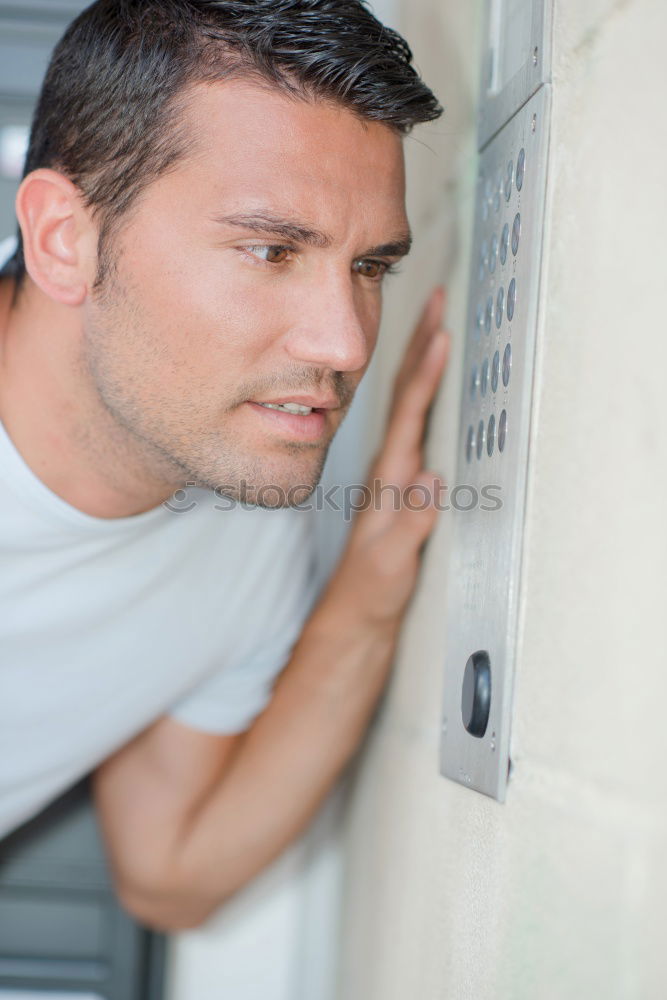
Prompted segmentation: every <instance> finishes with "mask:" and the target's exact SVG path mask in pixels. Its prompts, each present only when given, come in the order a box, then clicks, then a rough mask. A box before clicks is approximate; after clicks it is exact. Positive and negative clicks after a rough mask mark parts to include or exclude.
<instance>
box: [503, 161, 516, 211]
mask: <svg viewBox="0 0 667 1000" xmlns="http://www.w3.org/2000/svg"><path fill="white" fill-rule="evenodd" d="M513 176H514V163H513V162H512V160H510V161H509V163H508V164H507V173H506V174H505V201H509V200H510V198H511V197H512V179H513Z"/></svg>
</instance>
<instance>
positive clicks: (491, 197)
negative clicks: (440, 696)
mask: <svg viewBox="0 0 667 1000" xmlns="http://www.w3.org/2000/svg"><path fill="white" fill-rule="evenodd" d="M549 28H550V12H549V7H548V4H545V3H544V2H532V3H531V2H529V0H498V2H496V3H492V4H490V6H489V10H488V19H487V30H488V32H489V36H488V37H489V50H488V51H489V54H488V55H487V57H486V59H485V65H484V82H483V87H482V100H481V111H480V128H479V137H480V159H479V170H478V176H477V203H476V211H475V228H474V239H473V254H472V269H471V275H470V285H469V297H468V312H467V327H466V343H465V352H464V376H463V377H464V384H463V389H462V394H461V415H460V429H459V450H458V460H457V475H456V483H457V486H458V498H459V499H458V502H457V504H456V505H455V508H454V509H453V516H454V518H455V521H454V526H453V527H454V530H453V537H452V552H451V566H450V581H449V589H448V611H447V621H448V628H447V651H446V664H445V684H444V706H443V719H442V741H441V772H442V774H443V775H445V776H446V777H449V778H453V779H454V780H455V781H458V782H460V783H461V784H464V785H466V786H468V787H471V788H474V789H476V790H477V791H480V792H483V793H485V794H487V795H490V796H492V797H493V798H496V799H498V800H499V801H501V802H502V801H504V799H505V790H506V785H507V779H508V772H509V761H510V721H511V707H512V688H513V675H514V660H515V654H516V640H517V626H518V599H519V583H520V579H519V574H520V567H521V549H522V535H523V520H524V508H525V493H526V481H527V464H528V443H529V432H530V419H531V408H532V383H533V363H534V354H535V337H536V330H537V309H538V293H539V280H540V267H541V250H542V229H543V217H544V200H545V192H546V168H547V153H548V140H549V117H550V102H551V92H550V86H549V84H548V82H547V81H546V78H545V75H546V73H547V67H548V62H549V58H548V50H549V44H548V43H549ZM508 47H509V49H510V51H509V54H508ZM522 53H523V58H520V56H521V54H522ZM540 54H542V55H540ZM490 66H491V67H494V66H495V70H493V69H492V72H491V73H490V74H489V67H490ZM531 67H532V70H535V71H536V70H537V68H538V67H540V68H541V72H542V79H540V78H539V74H538V76H536V75H535V73H534V72H533V71H532V70H531ZM510 69H513V70H514V72H512V73H510ZM508 74H509V76H508ZM499 81H501V82H502V83H503V85H502V86H500V84H499ZM501 113H503V114H507V116H508V120H506V121H505V122H504V123H500V124H501V125H502V127H499V123H498V117H499V115H500V114H501ZM464 488H465V489H467V490H468V492H467V493H465V494H464V493H463V490H464ZM462 495H465V496H466V498H469V501H468V499H466V500H465V501H462V500H461V496H462ZM464 507H465V508H467V509H464Z"/></svg>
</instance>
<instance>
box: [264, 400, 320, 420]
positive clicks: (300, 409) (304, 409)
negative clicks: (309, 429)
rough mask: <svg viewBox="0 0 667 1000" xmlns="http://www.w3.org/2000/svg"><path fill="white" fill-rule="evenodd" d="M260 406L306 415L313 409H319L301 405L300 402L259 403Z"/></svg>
mask: <svg viewBox="0 0 667 1000" xmlns="http://www.w3.org/2000/svg"><path fill="white" fill-rule="evenodd" d="M259 406H265V407H266V409H267V410H283V411H284V412H285V413H298V414H300V415H301V416H303V417H305V416H307V415H308V414H309V413H312V412H313V410H315V409H318V407H315V406H301V404H300V403H259Z"/></svg>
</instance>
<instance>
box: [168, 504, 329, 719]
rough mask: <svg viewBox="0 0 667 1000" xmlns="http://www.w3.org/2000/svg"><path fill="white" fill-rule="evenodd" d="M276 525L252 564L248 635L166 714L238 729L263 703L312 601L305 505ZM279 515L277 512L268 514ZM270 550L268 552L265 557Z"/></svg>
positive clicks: (310, 547) (311, 549) (311, 562)
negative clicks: (272, 538) (268, 544)
mask: <svg viewBox="0 0 667 1000" xmlns="http://www.w3.org/2000/svg"><path fill="white" fill-rule="evenodd" d="M283 513H285V514H288V515H292V517H291V519H290V518H289V516H288V518H287V519H286V520H283V522H282V524H281V525H276V526H275V527H277V528H278V533H277V536H276V545H275V546H274V547H269V548H268V549H267V548H266V547H262V551H263V553H264V558H263V559H261V560H259V561H258V564H257V566H256V567H254V569H253V573H254V576H255V578H256V588H255V589H254V593H253V600H252V606H249V607H248V609H247V620H246V622H245V623H244V624H245V625H246V627H247V630H248V631H247V635H248V641H247V642H246V643H243V644H242V646H243V651H242V652H241V653H240V655H238V656H237V657H236V658H235V662H233V663H231V664H225V666H224V667H223V668H221V669H220V670H219V671H217V672H215V673H213V674H212V675H210V676H209V677H207V678H206V679H205V680H204V681H202V682H200V683H199V684H197V686H196V687H195V688H193V689H192V690H190V691H189V692H188V693H187V694H186V695H185V696H184V697H183V698H181V699H180V700H179V701H178V702H176V703H175V704H173V705H171V706H170V708H169V709H168V710H167V714H168V715H169V716H170V717H171V718H174V719H177V720H178V721H179V722H183V723H185V724H186V725H188V726H191V727H192V728H193V729H200V730H203V731H206V732H214V733H237V732H242V731H244V730H246V729H248V727H249V726H250V725H251V724H252V722H253V721H254V719H255V718H256V717H257V716H258V715H259V714H260V713H261V712H262V711H263V710H264V709H265V708H266V706H267V705H268V703H269V701H270V700H271V695H272V693H273V687H274V685H275V682H276V680H277V679H278V676H279V674H280V673H281V671H282V670H283V669H284V667H285V666H286V665H287V663H288V661H289V658H290V654H291V652H292V649H293V648H294V645H295V644H296V641H297V639H298V638H299V636H300V634H301V631H302V629H303V625H304V623H305V621H306V618H307V617H308V614H309V612H310V610H311V607H312V605H313V603H314V597H315V594H314V589H313V588H314V539H313V522H312V517H309V516H308V514H307V512H306V511H298V510H292V511H289V512H287V511H285V512H283ZM269 516H273V517H276V519H277V520H280V518H279V516H278V514H277V512H274V513H271V514H269ZM269 553H271V558H267V557H268V554H269Z"/></svg>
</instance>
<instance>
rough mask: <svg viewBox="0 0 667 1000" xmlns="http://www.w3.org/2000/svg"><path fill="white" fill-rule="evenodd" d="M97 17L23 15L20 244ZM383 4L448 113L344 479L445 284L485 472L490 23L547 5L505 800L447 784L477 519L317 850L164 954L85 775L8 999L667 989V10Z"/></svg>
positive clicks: (30, 906) (14, 96) (455, 441)
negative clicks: (474, 270) (26, 160)
mask: <svg viewBox="0 0 667 1000" xmlns="http://www.w3.org/2000/svg"><path fill="white" fill-rule="evenodd" d="M84 6H85V4H83V3H77V2H58V0H21V2H18V0H17V2H14V3H12V2H7V0H0V239H1V238H2V237H3V236H9V235H11V234H12V233H13V231H14V228H15V220H14V213H13V197H14V193H15V190H16V187H17V185H18V178H19V177H20V173H21V168H22V160H23V153H24V149H25V141H26V135H27V127H28V124H29V121H30V116H31V110H32V106H33V102H34V100H35V97H36V95H37V93H38V90H39V85H40V81H41V77H42V75H43V72H44V69H45V67H46V63H47V61H48V57H49V53H50V50H51V48H52V46H53V45H54V43H55V42H56V40H57V38H58V37H59V36H60V34H61V33H62V30H63V29H64V27H65V25H66V24H67V22H68V21H69V20H70V19H71V18H72V17H73V16H75V15H76V13H77V12H78V11H79V10H80V9H82V8H83V7H84ZM372 6H373V9H374V11H375V13H376V14H377V15H378V17H380V19H381V20H384V21H385V22H386V23H388V24H389V25H391V26H392V27H395V28H397V29H398V30H399V31H400V32H401V33H402V34H403V35H404V36H405V37H406V38H407V40H408V42H409V43H410V45H411V46H412V48H413V51H414V54H415V61H416V64H417V67H418V68H419V70H420V72H421V73H422V75H423V77H424V79H425V80H426V82H427V83H428V84H429V86H430V87H431V88H432V89H433V90H434V91H435V92H436V94H437V95H438V96H439V98H440V100H441V102H442V103H443V104H444V106H445V115H444V116H443V118H442V119H440V121H438V122H436V123H433V124H431V125H429V126H424V127H421V128H419V129H418V130H416V131H415V132H414V133H413V135H412V136H410V137H409V138H408V139H406V143H405V148H406V154H407V160H408V214H409V217H410V221H411V225H412V227H413V230H414V233H415V247H414V250H413V252H412V253H411V255H410V257H409V258H408V260H407V261H406V263H405V264H404V265H403V272H402V274H401V275H400V276H399V277H397V278H394V279H393V281H392V282H390V284H389V285H388V291H387V297H386V308H385V315H384V320H383V329H382V333H381V337H380V343H379V349H378V352H377V355H376V358H375V360H374V362H373V366H372V367H371V369H370V370H369V373H368V375H367V377H366V379H365V382H364V385H363V388H362V390H361V391H360V394H359V396H358V398H357V400H356V401H355V404H354V407H353V410H352V411H351V413H350V415H349V417H348V419H347V421H346V423H345V424H344V427H343V430H342V431H341V433H340V436H339V437H338V439H337V440H336V442H335V445H334V447H333V449H332V451H331V454H330V457H329V460H328V464H327V468H326V472H325V484H326V483H332V484H334V483H336V484H337V483H350V482H356V481H359V476H360V475H363V473H364V470H365V468H366V465H367V462H368V459H369V457H370V455H371V454H372V453H373V451H374V449H375V446H376V444H377V441H378V439H379V435H380V432H381V428H382V426H383V421H384V415H385V412H386V406H387V402H388V397H389V392H390V388H391V379H392V376H393V373H394V371H395V368H396V365H397V363H398V360H399V358H400V355H401V352H402V348H403V345H404V343H405V340H406V338H407V337H408V336H409V333H410V331H411V329H412V326H413V323H414V321H415V319H416V317H417V315H418V313H419V312H420V310H421V307H422V304H423V301H424V300H425V298H426V296H427V294H428V292H429V291H430V289H431V288H432V286H433V285H434V284H436V283H438V282H444V283H445V284H446V285H447V287H448V305H447V320H448V326H449V328H450V329H451V331H452V333H453V356H452V361H451V363H450V368H449V371H448V373H447V376H446V379H445V382H444V385H443V389H442V392H441V395H440V398H439V400H438V402H437V405H436V407H435V408H434V412H433V414H432V418H431V422H430V434H429V442H428V456H429V463H430V466H431V467H432V468H434V469H436V470H437V471H439V472H441V473H442V474H443V476H444V478H445V480H446V481H447V482H451V483H453V482H455V476H456V468H457V465H456V462H457V453H458V451H459V449H460V446H461V438H460V433H459V411H460V406H461V402H462V393H463V392H465V391H466V386H467V379H468V376H467V375H466V374H465V371H466V369H465V364H466V361H465V347H466V337H467V336H468V335H469V333H470V320H471V313H470V307H469V304H468V302H469V288H470V280H471V279H470V274H471V260H473V259H475V260H476V257H475V256H474V255H475V254H476V253H477V250H476V244H475V245H474V240H475V238H476V236H475V234H476V230H475V211H476V199H477V193H478V186H479V185H478V178H479V163H480V160H479V150H480V148H481V143H480V132H479V131H478V126H479V117H480V102H481V101H482V99H483V97H484V93H483V91H484V90H485V88H487V86H488V83H489V81H488V79H487V77H486V72H487V66H486V62H485V60H486V59H487V55H488V50H489V37H490V36H489V31H490V30H491V31H496V33H497V31H498V30H499V29H498V25H499V24H501V23H502V24H504V25H505V27H504V30H505V31H506V32H507V33H508V37H510V36H511V35H512V33H518V35H519V36H521V38H523V35H522V32H524V29H525V32H526V38H528V36H529V34H530V31H529V28H528V26H527V21H526V18H530V17H532V16H533V12H534V9H535V8H536V7H537V6H541V7H542V8H543V9H544V10H548V24H547V28H548V31H546V29H545V38H547V44H548V47H549V51H548V65H547V64H546V63H545V73H547V76H548V81H547V82H548V86H549V88H550V91H551V112H550V141H549V144H548V148H547V152H546V154H545V162H544V168H545V188H544V198H543V206H542V211H543V218H542V216H541V218H542V224H541V226H540V240H541V249H540V247H538V249H537V250H536V252H535V256H534V260H533V271H534V274H533V278H532V280H533V281H534V285H535V289H536V291H535V332H536V338H535V345H536V346H535V357H534V367H533V369H532V403H531V410H530V414H529V416H530V421H529V438H527V442H528V444H529V455H528V459H527V461H526V463H525V474H526V481H525V490H526V494H525V511H524V515H523V549H522V557H521V567H520V569H521V572H520V574H519V575H517V577H516V582H517V593H516V608H517V629H516V636H515V639H516V644H515V656H514V687H513V699H512V701H511V704H509V705H508V707H507V718H508V725H509V722H511V745H510V750H509V755H510V757H511V761H512V768H511V776H510V779H509V784H508V786H507V790H506V795H505V800H504V801H499V800H498V799H497V798H494V797H492V796H490V795H488V794H487V795H483V794H480V793H479V791H476V790H475V789H474V787H473V788H470V787H465V783H463V784H462V783H461V782H457V781H452V780H449V779H448V778H446V777H443V775H442V774H441V772H440V760H439V754H440V740H441V723H442V704H443V695H446V687H447V684H448V683H451V676H450V675H448V673H447V671H445V669H444V667H445V663H446V661H447V650H448V648H451V646H452V643H453V641H454V638H455V636H454V633H453V631H452V630H455V629H456V623H455V622H452V620H451V616H450V618H448V617H447V615H446V607H447V601H448V596H449V595H451V592H452V589H453V588H456V586H457V584H458V583H459V582H460V581H459V580H458V579H457V575H456V573H455V571H454V569H453V567H452V563H451V550H452V544H453V520H454V519H453V517H452V516H451V514H450V513H448V512H443V514H442V515H441V516H440V519H439V523H438V527H437V529H436V533H435V535H434V537H433V538H432V540H431V541H430V543H429V545H428V548H427V550H426V553H425V560H424V566H423V572H422V575H421V579H420V583H419V587H418V591H417V594H416V596H415V599H414V601H413V603H412V605H411V608H410V612H409V616H408V619H407V622H406V626H405V628H404V630H403V633H402V638H401V642H400V647H399V651H398V655H397V658H396V663H395V668H394V672H393V675H392V680H391V683H390V685H389V687H388V689H387V692H386V694H385V696H384V698H383V701H382V704H381V706H380V709H379V711H378V713H377V714H376V716H375V718H374V721H373V724H372V726H371V728H370V730H369V733H368V736H367V739H366V742H365V745H364V747H363V749H362V751H361V752H360V753H359V754H358V755H357V757H356V758H355V761H354V762H353V764H352V766H351V767H350V768H349V769H348V771H347V773H346V776H345V778H344V780H343V781H342V782H341V783H340V784H339V786H338V787H337V789H336V790H335V791H334V793H333V794H332V795H331V796H330V798H329V799H328V801H327V802H326V804H325V805H324V807H323V808H322V809H321V810H320V812H319V814H318V816H317V818H316V820H315V822H314V823H313V825H312V826H311V828H310V829H309V831H308V832H307V833H306V835H305V836H304V837H303V838H301V840H300V841H299V842H298V843H296V844H295V845H293V846H292V848H290V849H289V850H288V851H287V852H286V853H285V854H284V855H283V856H282V857H281V858H280V859H279V860H278V861H277V862H276V863H275V864H274V865H272V866H271V868H269V869H268V870H266V871H265V872H263V873H262V874H261V875H260V876H259V877H258V878H256V879H255V880H254V882H253V883H252V884H251V885H249V886H248V887H247V888H246V889H245V890H244V891H242V892H241V893H239V894H238V895H237V897H236V898H235V899H234V900H232V901H231V902H230V903H228V904H227V905H225V906H224V907H222V908H221V909H220V911H219V912H218V913H217V914H215V915H214V916H213V917H212V918H211V919H210V920H209V921H208V922H207V924H206V925H205V926H203V927H200V928H197V929H195V930H192V931H188V932H184V933H181V934H175V935H172V936H170V937H169V938H168V939H165V938H164V937H162V936H159V935H152V934H150V933H149V932H147V931H146V930H145V929H144V928H140V927H138V926H137V925H136V924H135V923H134V922H133V921H132V920H130V919H129V917H127V915H126V914H124V913H123V912H122V911H121V910H120V909H119V908H118V907H117V905H116V903H115V900H114V898H113V893H112V891H111V888H110V881H109V878H108V875H107V872H106V866H105V862H104V857H103V853H102V851H101V847H100V845H99V840H98V837H97V831H96V825H95V818H94V814H93V812H92V810H91V807H90V804H89V800H88V795H87V788H86V783H85V782H84V783H82V785H81V786H79V787H77V788H76V789H73V790H72V791H71V792H70V793H68V795H67V796H66V797H65V798H64V799H63V800H62V801H60V802H58V803H55V804H54V806H53V807H51V808H50V809H49V810H47V812H46V813H45V814H44V816H42V817H39V818H38V819H37V820H36V821H32V822H31V823H30V824H28V826H27V827H26V828H23V829H22V830H20V831H17V833H16V834H13V835H12V836H11V837H10V838H8V839H7V841H5V842H4V843H3V844H0V998H3V1000H8V998H9V1000H32V998H37V997H44V996H49V997H53V996H55V997H60V998H62V1000H64V998H68V1000H69V998H70V997H78V998H79V1000H81V997H83V998H84V1000H92V998H95V1000H121V998H122V1000H162V998H165V1000H218V998H220V1000H225V998H227V997H229V998H233V1000H406V998H407V997H418V998H419V1000H450V998H456V1000H468V998H470V1000H472V998H473V997H474V998H475V1000H575V998H576V1000H579V998H584V997H586V998H598V997H599V998H602V997H604V998H605V1000H662V998H663V997H665V995H667V986H666V985H665V984H666V983H667V959H666V958H665V951H664V945H663V938H664V924H665V921H664V914H663V909H664V899H665V898H666V897H667V861H666V860H665V858H666V854H667V852H666V850H665V847H666V845H667V839H666V835H667V781H666V779H665V774H664V772H662V771H661V770H660V767H661V766H662V762H663V761H665V760H666V759H667V726H666V725H665V722H664V708H663V706H664V704H665V702H663V699H666V700H667V654H666V652H665V640H664V635H663V629H662V623H663V618H664V608H665V606H666V598H667V586H666V583H665V567H666V566H667V527H666V517H665V511H664V503H663V502H661V494H662V493H664V492H665V490H666V489H667V447H666V444H665V440H666V436H667V435H666V433H665V431H666V427H665V418H664V415H663V411H662V406H663V405H664V397H665V390H664V383H665V378H666V377H667V348H666V346H665V342H666V338H665V333H664V326H665V322H664V312H665V307H664V301H663V300H664V294H665V293H664V289H665V280H664V274H663V261H664V233H665V227H666V225H667V196H666V194H665V182H664V166H663V164H664V159H665V156H666V155H667V133H665V129H664V125H663V124H662V121H663V117H664V115H663V113H662V105H663V102H664V100H665V98H666V97H667V69H666V66H667V62H666V61H665V59H664V53H663V48H664V38H665V37H666V36H667V7H666V6H665V5H664V4H663V3H661V2H660V0H588V2H587V3H586V4H582V3H580V2H577V0H555V2H554V3H553V4H552V3H545V4H541V5H536V4H534V3H530V2H522V0H499V2H496V3H494V4H492V5H491V8H490V7H489V6H488V5H487V3H485V2H484V0H376V2H374V3H373V4H372ZM489 17H490V21H489ZM494 18H495V21H494ZM489 25H490V27H489ZM494 25H495V27H494ZM521 44H524V42H523V41H521ZM541 58H542V56H541V55H540V59H541ZM536 62H537V57H536ZM510 68H513V67H510ZM547 71H548V72H547ZM510 75H511V74H510ZM508 79H509V76H508ZM496 84H498V79H497V77H496ZM487 266H488V257H487ZM538 288H539V299H538V297H537V289H538ZM317 520H318V526H317V528H318V537H319V551H320V569H319V573H320V581H322V580H324V579H325V578H326V577H327V575H328V574H329V573H330V571H331V568H332V567H333V565H334V564H335V561H336V558H337V556H338V553H339V551H340V548H341V546H342V543H343V541H344V537H345V530H346V526H345V523H344V521H343V519H342V517H341V516H340V515H336V514H335V513H334V512H333V511H325V512H318V514H317Z"/></svg>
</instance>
